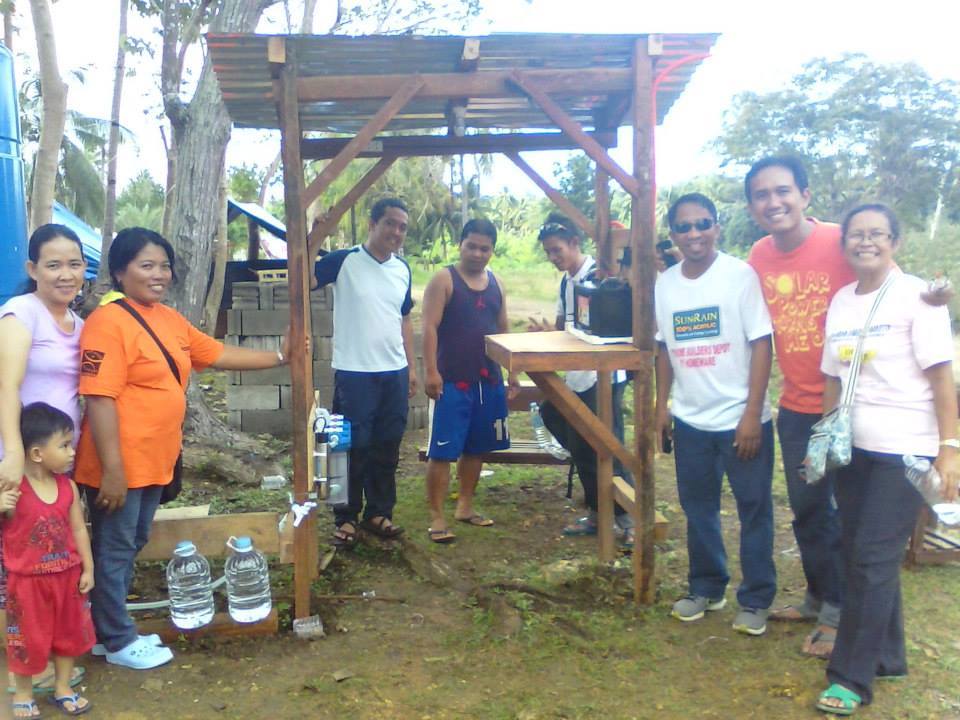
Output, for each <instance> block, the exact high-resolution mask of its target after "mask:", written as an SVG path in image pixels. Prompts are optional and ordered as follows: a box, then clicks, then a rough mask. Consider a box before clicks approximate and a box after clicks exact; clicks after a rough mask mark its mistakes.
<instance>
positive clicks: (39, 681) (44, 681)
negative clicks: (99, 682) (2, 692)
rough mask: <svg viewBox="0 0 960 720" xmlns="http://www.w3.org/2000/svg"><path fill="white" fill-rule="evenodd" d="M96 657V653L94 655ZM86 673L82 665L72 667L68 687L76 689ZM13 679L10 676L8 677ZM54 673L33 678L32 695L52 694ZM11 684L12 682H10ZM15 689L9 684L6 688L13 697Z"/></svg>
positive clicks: (45, 672)
mask: <svg viewBox="0 0 960 720" xmlns="http://www.w3.org/2000/svg"><path fill="white" fill-rule="evenodd" d="M94 655H96V653H94ZM86 674H87V671H86V669H85V668H84V667H83V666H82V665H74V666H73V672H71V673H70V687H76V686H77V685H79V684H80V683H82V682H83V678H84V677H85V676H86ZM10 677H11V678H12V677H13V676H12V675H11V676H10ZM54 678H55V675H54V672H53V669H52V668H51V669H50V671H49V672H47V671H44V672H42V673H39V674H38V675H34V676H33V694H34V695H50V694H51V693H53V683H54ZM10 682H11V683H12V682H13V680H10ZM16 691H17V689H16V688H15V687H14V686H13V685H12V684H11V685H10V686H9V687H8V688H7V692H8V693H10V694H11V695H13V693H15V692H16Z"/></svg>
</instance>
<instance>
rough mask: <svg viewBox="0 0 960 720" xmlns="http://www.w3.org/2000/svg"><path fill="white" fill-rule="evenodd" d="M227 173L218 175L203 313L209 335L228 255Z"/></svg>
mask: <svg viewBox="0 0 960 720" xmlns="http://www.w3.org/2000/svg"><path fill="white" fill-rule="evenodd" d="M227 193H228V191H227V174H226V173H223V175H221V176H220V195H219V206H220V226H219V227H218V228H217V241H216V244H215V246H214V251H213V278H212V279H211V280H210V289H209V290H207V304H206V308H205V310H204V313H203V330H204V331H205V332H207V333H209V334H210V335H213V334H214V330H215V329H216V327H217V316H218V315H219V314H220V301H221V300H222V299H223V280H224V276H225V274H226V271H227V259H228V258H229V256H230V241H229V238H228V237H227Z"/></svg>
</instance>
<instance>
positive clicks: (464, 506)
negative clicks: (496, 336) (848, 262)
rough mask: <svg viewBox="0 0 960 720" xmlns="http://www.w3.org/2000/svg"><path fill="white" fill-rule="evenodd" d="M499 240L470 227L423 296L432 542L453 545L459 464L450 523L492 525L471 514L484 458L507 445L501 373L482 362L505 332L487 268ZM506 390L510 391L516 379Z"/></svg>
mask: <svg viewBox="0 0 960 720" xmlns="http://www.w3.org/2000/svg"><path fill="white" fill-rule="evenodd" d="M496 242H497V229H496V228H495V227H494V226H493V223H491V222H490V221H489V220H482V219H474V220H471V221H469V222H468V223H467V224H466V225H465V226H464V228H463V232H462V233H461V234H460V260H459V262H457V264H456V265H450V266H449V267H446V268H444V269H443V270H441V271H440V272H438V273H437V274H436V275H434V276H433V278H432V279H431V280H430V282H429V284H428V285H427V288H426V290H425V291H424V294H423V366H424V374H425V376H426V378H425V383H424V390H425V391H426V393H427V396H428V397H429V398H430V399H431V401H432V402H431V405H432V413H431V416H432V417H431V430H430V446H429V449H428V451H427V457H428V460H427V502H428V503H429V505H430V528H429V530H428V532H429V533H430V539H431V540H433V541H434V542H437V543H449V542H453V541H454V540H455V539H456V536H455V535H454V534H453V533H452V532H450V530H449V528H448V527H447V522H446V519H445V518H444V515H443V501H444V499H445V498H446V495H447V488H448V487H449V485H450V463H451V462H452V461H454V460H457V461H458V462H457V475H458V478H459V481H460V491H459V495H458V498H457V508H456V510H455V512H454V518H455V519H456V520H458V521H460V522H465V523H468V524H470V525H475V526H478V527H488V526H490V525H493V520H491V519H490V518H487V517H484V516H483V515H480V514H479V513H477V512H475V511H474V509H473V496H474V492H475V491H476V488H477V483H478V482H479V480H480V468H481V466H482V464H483V461H482V459H481V456H482V455H483V453H486V452H490V451H492V450H501V449H504V448H508V447H510V435H509V432H508V430H507V398H506V393H505V392H504V387H503V378H502V376H501V374H500V367H499V366H498V365H497V364H496V363H495V362H493V361H492V360H490V359H489V358H487V356H486V353H485V350H484V340H483V338H484V336H485V335H490V334H493V333H505V332H507V331H508V329H509V328H508V326H507V305H506V294H505V293H504V290H503V283H502V282H499V281H498V280H497V278H496V277H494V275H493V273H492V272H490V271H489V270H487V263H489V262H490V258H491V257H493V248H494V246H495V245H496ZM510 385H511V392H514V390H513V388H514V387H516V386H517V383H516V378H515V377H513V376H511V378H510Z"/></svg>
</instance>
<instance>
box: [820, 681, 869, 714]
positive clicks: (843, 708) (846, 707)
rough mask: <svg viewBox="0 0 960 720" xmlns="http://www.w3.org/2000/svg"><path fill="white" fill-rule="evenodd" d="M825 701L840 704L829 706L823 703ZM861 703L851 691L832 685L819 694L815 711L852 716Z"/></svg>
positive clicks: (841, 686)
mask: <svg viewBox="0 0 960 720" xmlns="http://www.w3.org/2000/svg"><path fill="white" fill-rule="evenodd" d="M825 700H839V701H840V703H841V704H840V705H829V704H827V703H825V702H824V701H825ZM862 702H863V700H861V698H860V696H859V695H857V694H856V693H855V692H854V691H853V690H850V689H848V688H845V687H844V686H843V685H838V684H837V683H834V684H833V685H831V686H830V687H828V688H827V689H826V690H824V691H823V692H822V693H820V699H819V700H817V710H822V711H823V712H825V713H830V714H832V715H853V714H854V713H855V712H856V711H857V708H858V707H860V704H861V703H862Z"/></svg>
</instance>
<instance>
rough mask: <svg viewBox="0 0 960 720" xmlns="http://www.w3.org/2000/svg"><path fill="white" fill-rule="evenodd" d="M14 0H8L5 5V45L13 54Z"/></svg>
mask: <svg viewBox="0 0 960 720" xmlns="http://www.w3.org/2000/svg"><path fill="white" fill-rule="evenodd" d="M15 5H16V4H15V3H14V2H13V0H7V1H6V2H5V3H3V44H4V45H6V46H7V50H9V51H10V52H13V12H14V9H15Z"/></svg>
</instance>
